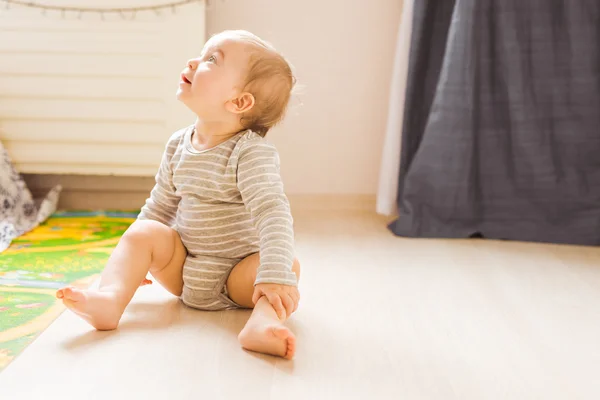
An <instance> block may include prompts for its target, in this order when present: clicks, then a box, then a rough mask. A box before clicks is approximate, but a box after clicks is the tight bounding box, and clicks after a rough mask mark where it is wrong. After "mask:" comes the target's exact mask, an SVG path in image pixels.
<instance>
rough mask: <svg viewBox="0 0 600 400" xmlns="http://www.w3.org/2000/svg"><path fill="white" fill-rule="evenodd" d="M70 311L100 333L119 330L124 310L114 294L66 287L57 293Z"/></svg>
mask: <svg viewBox="0 0 600 400" xmlns="http://www.w3.org/2000/svg"><path fill="white" fill-rule="evenodd" d="M56 297H57V298H59V299H62V301H63V304H64V305H65V306H67V308H68V309H70V310H71V311H73V312H74V313H75V314H77V315H79V316H80V317H81V318H83V319H84V320H85V321H86V322H88V323H89V324H90V325H92V326H93V327H94V328H96V329H98V330H100V331H110V330H113V329H116V328H117V325H118V324H119V320H120V319H121V315H122V314H123V310H122V309H121V306H120V305H119V302H118V300H117V297H116V295H115V294H114V293H112V292H100V291H97V290H81V289H77V288H74V287H66V288H63V289H59V290H58V291H57V292H56Z"/></svg>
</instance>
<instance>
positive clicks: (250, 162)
mask: <svg viewBox="0 0 600 400" xmlns="http://www.w3.org/2000/svg"><path fill="white" fill-rule="evenodd" d="M237 178H238V189H239V191H240V193H241V196H242V200H243V201H244V204H245V206H246V209H247V210H248V212H249V213H250V215H251V218H252V220H253V222H254V225H255V226H256V229H257V230H258V235H259V241H260V267H259V269H258V275H257V277H256V281H255V284H259V283H277V284H282V285H291V286H296V285H297V279H296V274H295V273H294V272H293V271H292V265H293V262H294V258H295V254H294V230H293V218H292V214H291V210H290V205H289V202H288V199H287V197H286V195H285V193H284V191H283V183H282V181H281V176H280V172H279V155H278V153H277V150H276V149H275V147H274V146H273V145H271V144H269V143H268V142H265V141H263V140H250V141H248V142H247V143H245V144H244V145H243V147H242V148H241V149H240V154H239V158H238V168H237Z"/></svg>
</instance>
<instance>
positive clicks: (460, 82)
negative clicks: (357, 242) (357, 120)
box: [390, 0, 600, 245]
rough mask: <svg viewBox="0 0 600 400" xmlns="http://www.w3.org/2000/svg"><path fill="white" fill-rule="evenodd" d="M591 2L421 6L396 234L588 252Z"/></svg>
mask: <svg viewBox="0 0 600 400" xmlns="http://www.w3.org/2000/svg"><path fill="white" fill-rule="evenodd" d="M598 21H600V3H599V2H598V1H596V0H562V1H560V0H554V1H547V0H528V1H521V0H456V1H452V0H420V1H418V2H415V4H414V9H413V26H412V35H411V49H410V58H409V66H408V79H407V88H406V101H405V106H404V108H403V109H401V110H397V111H398V112H401V113H402V115H403V125H402V144H401V157H400V170H399V179H398V210H399V215H400V217H399V218H398V219H397V220H396V221H394V222H393V223H392V224H391V225H390V228H391V229H392V231H393V232H394V233H395V234H397V235H399V236H406V237H429V238H464V237H470V236H483V237H487V238H496V239H510V240H523V241H540V242H553V243H569V244H586V245H597V244H600V113H599V111H600V24H598Z"/></svg>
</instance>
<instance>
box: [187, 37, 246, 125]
mask: <svg viewBox="0 0 600 400" xmlns="http://www.w3.org/2000/svg"><path fill="white" fill-rule="evenodd" d="M250 50H251V49H250V48H249V45H248V44H247V43H244V42H242V41H240V40H236V39H235V38H231V37H222V36H215V37H213V38H211V40H209V41H208V42H207V43H206V45H205V46H204V49H203V50H202V54H201V55H200V56H199V57H198V58H194V59H192V60H189V61H188V65H187V66H186V68H185V69H184V70H183V72H182V73H181V80H180V82H179V89H178V90H177V98H178V99H179V100H181V101H182V102H183V103H184V104H185V105H186V106H187V107H188V108H189V109H190V110H192V111H193V112H194V113H196V114H197V115H198V116H200V117H202V118H203V119H205V120H219V119H221V118H223V117H224V116H225V113H227V111H226V109H225V105H226V103H227V102H228V101H229V100H231V99H233V98H234V97H236V95H237V94H239V93H240V92H241V90H242V89H243V88H242V87H241V85H242V84H243V82H244V77H245V74H246V73H247V67H248V64H249V61H250Z"/></svg>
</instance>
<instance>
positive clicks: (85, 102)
mask: <svg viewBox="0 0 600 400" xmlns="http://www.w3.org/2000/svg"><path fill="white" fill-rule="evenodd" d="M162 2H164V0H126V1H125V0H122V1H117V0H80V1H78V2H76V3H77V4H78V5H80V4H87V5H89V6H90V7H93V6H102V7H108V6H110V5H115V4H118V5H120V6H126V5H140V4H156V3H162ZM58 3H60V1H58V0H57V1H54V2H53V4H58ZM63 3H64V4H69V3H68V2H63ZM70 4H74V3H73V2H72V1H71V3H70ZM204 26H205V25H204V7H203V5H201V4H191V5H188V6H185V7H182V8H180V9H179V11H178V13H177V14H174V15H173V14H171V12H170V11H169V12H168V13H167V12H166V13H163V15H161V16H160V17H158V16H156V15H154V14H149V13H148V14H145V15H143V14H142V15H138V16H137V18H136V19H135V20H133V21H131V20H122V19H121V18H120V17H113V18H110V19H109V18H107V20H105V21H101V20H100V19H99V18H98V17H97V16H96V17H94V16H91V15H88V16H84V18H83V19H82V20H79V19H78V18H77V17H76V16H74V15H72V16H69V15H67V18H66V19H61V17H60V16H59V15H54V16H46V17H44V16H42V15H40V14H39V13H36V12H34V11H32V10H25V9H21V8H14V9H11V10H9V11H0V140H2V142H3V143H4V145H5V146H6V147H7V149H8V150H9V152H10V154H11V156H12V157H13V160H14V161H15V163H16V164H17V168H19V170H20V171H21V172H24V173H60V174H99V175H108V174H115V175H154V174H155V173H156V169H157V166H158V162H159V161H160V156H161V154H162V151H163V149H164V145H165V142H166V140H167V138H168V137H169V136H170V135H171V134H172V133H173V132H174V131H175V130H177V129H179V128H180V127H182V126H185V125H187V124H189V123H191V122H192V121H193V116H192V115H191V113H189V111H188V110H186V109H185V107H184V106H183V105H182V104H180V103H178V102H177V100H176V99H175V91H176V90H177V84H178V81H179V73H180V72H181V70H182V68H183V66H185V61H186V60H187V59H188V58H190V57H193V56H195V55H197V54H198V53H199V51H200V49H201V48H202V45H203V43H204V31H205V27H204Z"/></svg>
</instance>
